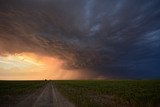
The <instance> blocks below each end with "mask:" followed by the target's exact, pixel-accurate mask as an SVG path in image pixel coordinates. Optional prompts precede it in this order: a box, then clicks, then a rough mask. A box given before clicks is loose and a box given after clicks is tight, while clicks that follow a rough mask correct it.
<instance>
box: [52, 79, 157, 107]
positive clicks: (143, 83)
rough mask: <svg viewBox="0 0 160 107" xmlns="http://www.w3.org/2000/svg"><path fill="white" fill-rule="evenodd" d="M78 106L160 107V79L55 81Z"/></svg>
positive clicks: (63, 92)
mask: <svg viewBox="0 0 160 107" xmlns="http://www.w3.org/2000/svg"><path fill="white" fill-rule="evenodd" d="M54 84H55V85H56V87H57V89H58V90H59V91H60V92H61V93H62V94H63V95H64V96H66V97H67V98H68V99H69V100H70V101H72V102H73V103H74V104H75V105H77V106H78V107H160V80H120V81H117V80H113V81H107V80H88V81H85V80H84V81H83V80H77V81H54Z"/></svg>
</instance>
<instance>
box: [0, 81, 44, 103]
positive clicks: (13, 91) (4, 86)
mask: <svg viewBox="0 0 160 107" xmlns="http://www.w3.org/2000/svg"><path fill="white" fill-rule="evenodd" d="M44 84H45V82H44V81H0V105H3V104H7V103H10V104H12V103H15V101H16V99H17V98H18V96H21V95H25V94H29V93H32V92H34V91H35V90H37V89H38V88H40V87H42V86H44Z"/></svg>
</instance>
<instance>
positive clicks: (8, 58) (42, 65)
mask: <svg viewBox="0 0 160 107" xmlns="http://www.w3.org/2000/svg"><path fill="white" fill-rule="evenodd" d="M63 63H64V61H62V60H60V59H57V58H53V57H48V56H42V55H36V54H34V53H21V54H14V55H10V54H7V55H4V56H1V57H0V69H1V72H0V73H1V75H0V79H1V80H6V79H8V80H42V79H55V80H57V79H79V78H88V75H89V74H87V73H86V74H85V76H84V73H83V72H80V71H78V70H65V69H63V68H62V65H63Z"/></svg>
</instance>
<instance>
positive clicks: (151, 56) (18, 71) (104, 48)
mask: <svg viewBox="0 0 160 107" xmlns="http://www.w3.org/2000/svg"><path fill="white" fill-rule="evenodd" d="M159 5H160V1H159V0H153V1H151V0H112V1H111V0H0V79H1V80H33V79H34V80H36V79H45V78H46V79H159V78H160V6H159Z"/></svg>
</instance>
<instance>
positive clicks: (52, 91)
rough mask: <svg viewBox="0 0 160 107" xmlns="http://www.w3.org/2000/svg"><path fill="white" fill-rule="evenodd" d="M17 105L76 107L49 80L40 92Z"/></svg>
mask: <svg viewBox="0 0 160 107" xmlns="http://www.w3.org/2000/svg"><path fill="white" fill-rule="evenodd" d="M16 107H75V106H74V105H73V104H72V103H70V102H69V101H68V100H67V99H66V98H65V97H64V96H62V95H61V93H59V92H58V91H57V89H56V88H55V87H54V85H53V84H52V82H49V83H48V84H47V85H46V87H45V88H43V89H41V91H40V92H37V93H34V94H32V95H30V96H28V97H27V98H25V99H24V100H23V101H21V102H20V103H19V104H18V105H17V106H16Z"/></svg>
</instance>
